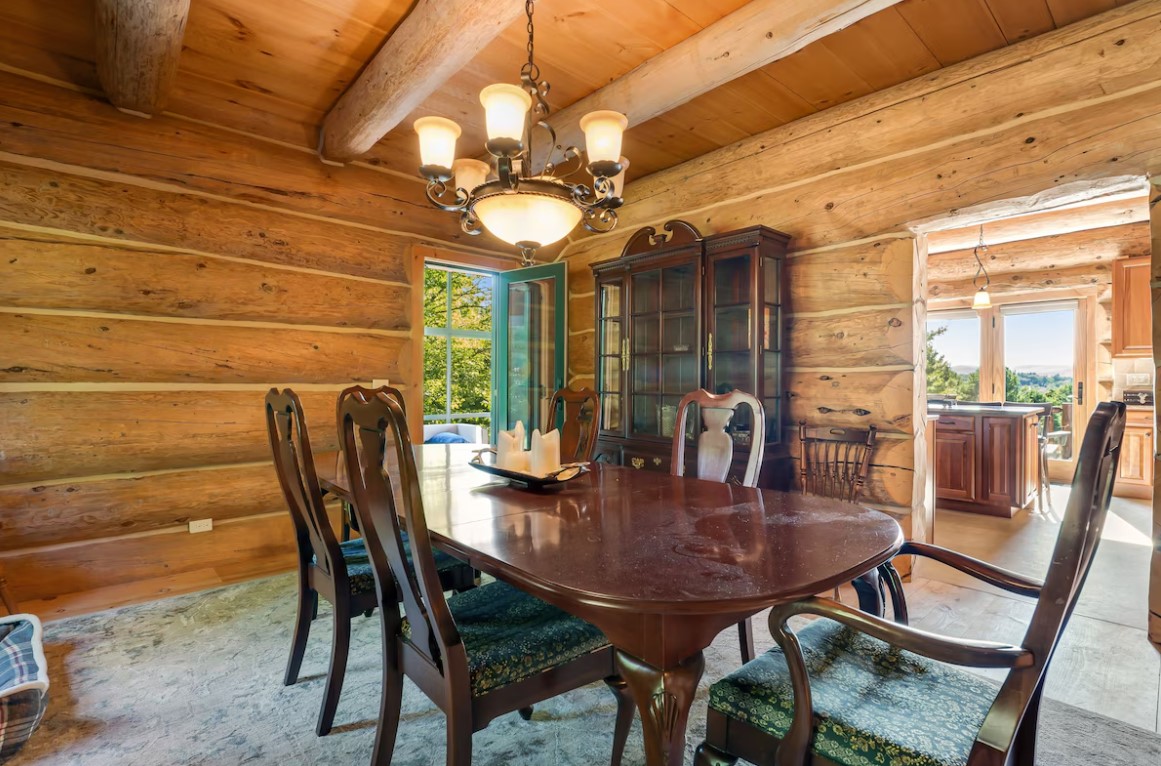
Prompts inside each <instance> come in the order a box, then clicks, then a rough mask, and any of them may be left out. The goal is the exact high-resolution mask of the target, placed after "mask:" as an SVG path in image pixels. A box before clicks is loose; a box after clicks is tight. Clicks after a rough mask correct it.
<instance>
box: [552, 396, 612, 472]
mask: <svg viewBox="0 0 1161 766" xmlns="http://www.w3.org/2000/svg"><path fill="white" fill-rule="evenodd" d="M600 406H601V400H600V398H599V397H598V396H597V392H596V391H594V390H592V389H591V388H582V389H581V390H580V391H573V390H572V389H571V388H562V389H559V390H558V391H556V393H554V394H553V395H552V401H551V403H550V404H549V406H548V412H549V415H548V424H549V428H550V429H551V428H556V427H559V428H560V462H562V463H587V462H589V461H590V460H592V459H593V450H595V449H596V448H597V427H598V422H597V411H598V410H599V409H600ZM561 418H563V420H561ZM557 423H560V425H559V426H557Z"/></svg>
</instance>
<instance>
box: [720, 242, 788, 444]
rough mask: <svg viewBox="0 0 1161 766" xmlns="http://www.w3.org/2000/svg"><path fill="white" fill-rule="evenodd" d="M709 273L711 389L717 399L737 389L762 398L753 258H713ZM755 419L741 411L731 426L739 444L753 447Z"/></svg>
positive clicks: (741, 255) (729, 255)
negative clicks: (757, 345)
mask: <svg viewBox="0 0 1161 766" xmlns="http://www.w3.org/2000/svg"><path fill="white" fill-rule="evenodd" d="M707 269H708V271H709V273H708V274H707V277H708V279H707V286H708V289H709V291H710V294H709V296H708V300H707V304H708V311H707V313H706V318H707V322H708V323H709V326H708V327H707V328H706V388H707V389H708V390H709V391H710V393H713V394H726V393H729V392H730V391H733V390H734V389H738V390H739V391H744V392H746V393H748V394H751V395H753V396H761V395H762V392H759V391H758V383H757V375H758V365H757V351H756V344H755V335H756V331H757V317H755V315H754V295H753V291H754V286H755V283H756V282H757V279H756V276H757V274H756V272H755V269H754V254H753V253H751V252H748V251H746V252H741V253H725V254H722V255H717V256H712V257H710V258H709V259H708V262H707ZM764 297H765V296H763V298H764ZM763 315H765V312H763ZM775 321H777V320H776V319H775ZM763 335H765V333H763ZM763 342H765V339H764V338H763ZM752 417H753V416H752V413H751V412H750V409H749V408H748V407H742V408H740V409H738V411H737V413H736V414H735V415H734V417H733V419H732V420H731V421H730V431H731V434H732V436H733V438H734V442H735V444H748V443H749V442H748V441H747V438H748V435H749V434H750V433H751V432H752V430H753V426H752V424H751V420H752Z"/></svg>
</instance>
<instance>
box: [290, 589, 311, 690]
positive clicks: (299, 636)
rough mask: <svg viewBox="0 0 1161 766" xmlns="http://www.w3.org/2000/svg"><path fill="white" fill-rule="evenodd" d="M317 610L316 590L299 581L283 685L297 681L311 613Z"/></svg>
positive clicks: (303, 655)
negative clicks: (296, 608) (295, 611)
mask: <svg viewBox="0 0 1161 766" xmlns="http://www.w3.org/2000/svg"><path fill="white" fill-rule="evenodd" d="M317 610H318V591H315V590H311V589H310V588H308V587H306V585H304V584H302V583H299V588H298V613H297V615H296V616H295V618H294V633H293V635H292V636H291V639H290V660H289V661H287V663H286V675H285V676H283V678H282V685H283V686H293V685H294V684H295V683H297V682H298V672H299V671H300V670H302V658H303V657H305V656H306V640H307V638H309V637H310V622H311V620H312V619H314V618H313V617H311V613H312V612H313V611H317Z"/></svg>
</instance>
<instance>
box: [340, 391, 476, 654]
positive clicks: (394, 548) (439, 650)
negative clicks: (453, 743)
mask: <svg viewBox="0 0 1161 766" xmlns="http://www.w3.org/2000/svg"><path fill="white" fill-rule="evenodd" d="M339 417H340V430H339V433H340V436H341V440H342V444H343V454H344V458H345V460H346V466H347V477H348V480H349V481H350V484H351V492H352V494H353V495H354V499H355V509H356V512H357V514H358V517H359V525H360V527H361V528H362V530H363V535H364V539H365V542H366V545H367V552H368V553H369V555H370V557H371V563H372V565H373V567H374V570H375V571H376V572H386V571H388V570H389V571H390V572H391V574H392V575H393V578H384V577H379V576H376V578H375V586H376V588H378V589H379V599H380V602H381V603H391V602H393V601H395V600H396V598H397V596H398V599H399V600H400V601H402V602H403V612H404V615H405V616H406V617H407V620H408V622H409V625H410V641H409V642H410V643H411V644H412V646H414V648H415V649H416V650H417V651H418V652H419V653H420V654H422V655H424V657H425V658H426V659H427V660H428V661H429V662H430V663H431V664H432V667H434V668H439V669H441V675H444V676H445V677H446V676H447V675H448V664H449V663H454V664H456V665H458V666H459V668H460V669H461V670H462V673H460V674H458V675H460V676H462V677H466V674H467V657H466V654H465V652H464V647H463V644H462V642H461V641H460V638H459V633H458V632H457V630H456V626H455V621H454V620H453V619H452V615H451V611H450V610H449V608H448V605H447V600H446V598H445V597H444V592H443V586H442V584H441V583H440V579H439V573H438V572H437V571H436V566H435V552H434V550H433V548H432V545H431V539H430V537H429V536H428V530H427V520H426V518H425V516H424V513H423V498H422V496H421V495H420V491H419V477H418V472H417V471H416V467H415V457H414V452H413V450H412V445H411V437H410V436H409V435H408V432H407V421H406V418H405V416H404V414H403V408H402V407H400V406H399V402H398V401H397V400H396V399H395V398H394V397H393V396H391V395H389V394H386V393H377V394H376V395H375V396H371V397H365V396H363V395H361V394H355V395H353V396H347V397H344V398H343V399H342V400H340V404H339ZM392 469H394V470H392ZM400 506H401V507H400ZM401 523H402V524H403V525H405V527H406V532H407V538H408V541H409V542H410V546H411V556H410V557H408V556H407V555H406V553H405V550H404V545H403V537H402V535H401V531H402V530H401V528H400V524H401ZM409 558H410V560H409ZM392 579H393V581H392ZM394 588H398V590H399V592H398V594H396V593H393V592H383V590H384V589H394ZM385 627H386V626H385Z"/></svg>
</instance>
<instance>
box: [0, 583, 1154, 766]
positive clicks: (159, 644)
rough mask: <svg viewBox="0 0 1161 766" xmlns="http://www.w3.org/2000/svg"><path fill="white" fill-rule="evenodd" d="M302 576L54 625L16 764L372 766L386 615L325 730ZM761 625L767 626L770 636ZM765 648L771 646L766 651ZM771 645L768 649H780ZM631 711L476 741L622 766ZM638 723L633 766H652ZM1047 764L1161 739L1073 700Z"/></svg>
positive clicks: (411, 716)
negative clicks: (295, 641)
mask: <svg viewBox="0 0 1161 766" xmlns="http://www.w3.org/2000/svg"><path fill="white" fill-rule="evenodd" d="M294 589H295V581H294V578H293V577H291V576H280V577H274V578H269V579H266V580H259V581H255V582H250V583H245V584H242V585H236V586H231V587H226V588H221V589H218V590H214V591H210V592H206V593H199V594H195V595H190V596H181V597H177V598H172V599H168V600H165V601H158V602H154V603H151V604H144V605H139V606H133V607H125V608H123V609H117V610H113V611H109V612H104V613H100V614H95V615H89V616H86V617H78V618H74V619H70V620H63V621H60V622H55V623H49V624H48V625H47V626H46V641H47V647H46V649H47V654H48V660H49V669H50V674H51V683H52V688H51V700H50V705H49V712H48V715H47V716H46V717H45V720H44V723H43V725H42V727H41V729H40V730H39V731H38V732H37V733H36V735H35V736H34V737H33V739H32V741H31V742H30V743H29V745H28V746H27V747H26V748H25V750H24V751H22V752H21V753H20V754H19V755H18V756H16V758H14V759H12V760H11V761H9V765H10V766H33V764H36V765H37V766H41V765H44V766H48V765H49V764H51V765H52V766H58V765H59V766H66V765H72V764H75V765H76V766H163V765H164V766H176V765H178V764H182V765H185V764H188V765H190V766H194V765H196V766H210V765H211V764H213V766H233V765H234V764H272V765H274V764H277V765H278V766H291V765H292V764H344V765H346V764H354V765H360V766H361V765H362V764H366V763H369V761H370V752H371V744H372V741H373V739H374V734H375V720H376V716H377V714H378V704H379V696H378V689H379V678H380V660H379V620H378V617H377V616H375V617H372V618H370V619H367V618H362V617H359V618H357V619H356V620H355V622H354V626H353V631H352V647H351V659H350V663H349V666H348V670H347V681H346V685H345V687H344V689H343V695H342V699H341V701H340V703H339V709H338V715H337V717H336V726H335V729H334V731H333V732H332V733H331V734H330V735H329V736H327V737H316V736H315V734H314V724H315V718H316V716H317V715H318V706H319V703H320V702H321V698H322V686H323V679H324V674H325V672H326V662H327V658H328V653H329V650H330V627H329V619H328V618H329V614H328V613H327V612H326V611H325V609H326V607H325V606H324V611H323V612H322V613H321V614H320V615H319V620H318V622H316V623H315V627H314V629H313V631H312V635H311V638H310V644H309V647H308V650H307V655H306V661H305V663H304V666H303V673H302V680H301V681H300V682H299V683H298V684H296V685H295V686H291V687H284V686H283V685H282V674H283V669H284V663H285V661H286V653H287V651H288V648H289V635H290V626H291V623H292V621H293V618H294V595H295V594H294ZM761 625H762V623H761V622H760V621H759V622H756V623H755V633H756V634H758V635H759V636H760V635H761V634H763V633H764V632H765V631H764V630H763V629H761V627H760V626H761ZM759 643H760V644H761V643H763V642H761V641H760V642H759ZM769 643H770V642H769V639H768V638H767V640H766V642H765V645H764V646H760V647H759V648H762V649H764V648H766V647H768V646H769ZM738 662H739V655H738V646H737V632H736V631H733V630H728V631H725V632H724V633H723V634H722V636H720V637H719V639H718V641H717V642H716V643H715V644H714V645H713V646H712V647H711V648H710V649H708V650H707V651H706V665H707V667H706V676H705V680H704V681H703V682H702V685H701V689H700V690H699V693H698V699H697V701H696V702H695V703H694V707H693V716H692V720H691V722H690V726H689V738H688V739H689V744H688V747H687V754H686V762H687V763H692V757H693V748H694V747H695V746H696V745H697V743H698V742H699V741H700V740H701V738H702V734H703V732H704V730H705V709H706V691H707V688H708V684H709V682H710V681H711V680H712V679H714V678H717V677H720V676H722V675H724V674H726V673H728V672H729V671H731V670H733V669H734V668H736V667H737V665H738ZM615 710H616V706H615V704H614V701H613V697H612V695H611V694H610V693H609V692H608V690H607V689H606V688H605V687H604V685H603V684H596V685H593V686H589V687H586V688H584V689H580V690H577V691H575V692H573V693H570V694H567V695H564V696H562V697H559V698H557V699H554V700H550V701H547V702H545V703H543V704H540V705H538V706H537V707H536V710H535V713H534V715H533V718H532V720H531V721H524V720H522V719H521V718H520V717H519V716H517V715H515V714H512V715H509V716H504V717H502V718H500V719H498V720H496V721H493V722H492V724H491V725H490V726H488V728H487V729H485V730H484V731H482V732H479V733H477V734H476V735H475V736H474V737H473V759H472V762H473V764H475V765H476V766H573V765H576V766H581V765H582V764H583V765H584V766H591V765H592V764H602V763H608V760H609V755H610V752H611V749H612V732H613V720H614V713H615ZM444 731H445V730H444V718H443V715H442V714H441V713H440V712H439V711H438V710H436V709H435V708H434V706H432V705H431V703H430V702H428V700H427V698H426V697H425V696H424V695H423V694H422V693H421V692H420V691H419V690H418V689H417V688H416V687H414V686H411V685H410V684H409V685H408V688H407V689H406V691H405V694H404V703H403V715H402V718H401V721H400V726H399V737H398V741H397V747H396V752H395V758H394V761H393V763H394V764H396V766H435V765H436V764H443V763H444V762H445V745H444ZM644 760H645V759H644V754H643V751H642V746H641V734H640V726H639V724H636V723H635V724H634V730H633V732H632V734H631V735H630V737H629V746H628V748H627V750H626V754H625V761H624V763H625V764H626V766H636V765H638V764H643V763H644ZM1038 761H1039V763H1040V764H1044V765H1045V766H1092V764H1101V766H1137V765H1138V764H1139V765H1140V766H1145V765H1146V764H1148V765H1149V766H1156V764H1158V763H1161V737H1158V736H1156V735H1155V734H1152V733H1150V732H1146V731H1143V730H1141V729H1138V728H1135V727H1133V726H1129V725H1126V724H1122V723H1119V722H1117V721H1113V720H1111V719H1108V718H1105V717H1102V716H1099V715H1096V714H1093V713H1089V712H1086V711H1083V710H1080V709H1078V708H1075V707H1071V706H1069V705H1065V704H1063V703H1060V702H1055V701H1052V700H1048V701H1046V703H1045V706H1044V711H1043V717H1042V723H1041V734H1040V755H1039V758H1038Z"/></svg>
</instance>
